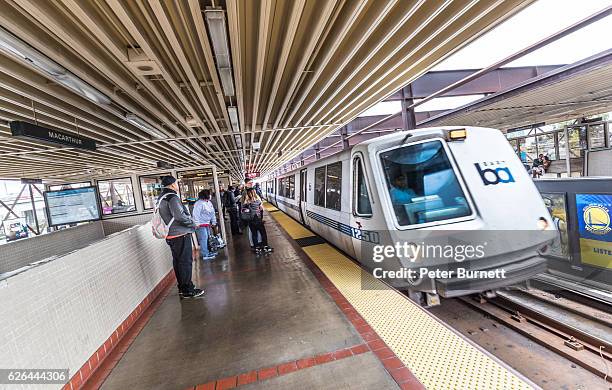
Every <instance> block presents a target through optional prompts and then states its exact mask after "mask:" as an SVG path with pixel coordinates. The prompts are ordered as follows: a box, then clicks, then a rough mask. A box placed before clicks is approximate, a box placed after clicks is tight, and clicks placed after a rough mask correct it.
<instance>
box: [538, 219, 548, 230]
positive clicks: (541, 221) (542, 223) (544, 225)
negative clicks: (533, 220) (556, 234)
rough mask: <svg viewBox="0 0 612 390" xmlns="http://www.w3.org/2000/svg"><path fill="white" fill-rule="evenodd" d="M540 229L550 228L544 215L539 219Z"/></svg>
mask: <svg viewBox="0 0 612 390" xmlns="http://www.w3.org/2000/svg"><path fill="white" fill-rule="evenodd" d="M537 226H538V230H546V229H548V221H547V220H546V218H544V217H540V219H538V224H537Z"/></svg>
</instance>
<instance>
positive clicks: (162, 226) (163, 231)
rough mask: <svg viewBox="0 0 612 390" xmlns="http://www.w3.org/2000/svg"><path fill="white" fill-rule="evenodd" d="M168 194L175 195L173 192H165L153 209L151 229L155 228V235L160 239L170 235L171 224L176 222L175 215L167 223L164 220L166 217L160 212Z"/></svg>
mask: <svg viewBox="0 0 612 390" xmlns="http://www.w3.org/2000/svg"><path fill="white" fill-rule="evenodd" d="M168 195H173V194H172V193H171V192H169V193H167V194H164V195H163V196H162V197H161V198H159V200H158V201H157V204H155V209H154V210H153V218H151V229H152V230H153V237H155V238H158V239H160V240H163V239H165V238H166V237H168V233H169V232H170V225H172V222H174V217H172V219H170V222H168V223H167V224H166V223H165V222H164V219H163V218H162V216H161V213H160V212H159V206H160V205H161V202H162V200H164V198H165V197H166V196H168Z"/></svg>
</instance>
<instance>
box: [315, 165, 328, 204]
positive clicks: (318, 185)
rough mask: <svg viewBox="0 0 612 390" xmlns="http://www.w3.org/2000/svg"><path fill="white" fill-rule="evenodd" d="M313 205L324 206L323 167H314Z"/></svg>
mask: <svg viewBox="0 0 612 390" xmlns="http://www.w3.org/2000/svg"><path fill="white" fill-rule="evenodd" d="M314 185H315V193H314V204H315V206H321V207H325V167H319V168H316V169H315V182H314Z"/></svg>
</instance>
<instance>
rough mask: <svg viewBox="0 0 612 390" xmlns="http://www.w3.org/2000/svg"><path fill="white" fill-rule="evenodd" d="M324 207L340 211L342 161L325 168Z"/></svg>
mask: <svg viewBox="0 0 612 390" xmlns="http://www.w3.org/2000/svg"><path fill="white" fill-rule="evenodd" d="M325 187H326V188H325V189H326V191H325V207H327V208H328V209H332V210H338V211H340V206H341V202H340V200H341V196H340V192H341V189H342V161H338V162H336V163H333V164H329V165H328V166H327V175H326V182H325Z"/></svg>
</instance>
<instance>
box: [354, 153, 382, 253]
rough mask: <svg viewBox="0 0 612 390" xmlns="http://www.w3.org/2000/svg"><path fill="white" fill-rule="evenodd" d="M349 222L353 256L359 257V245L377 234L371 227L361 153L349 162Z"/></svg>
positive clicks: (370, 205) (367, 190)
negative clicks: (350, 180)
mask: <svg viewBox="0 0 612 390" xmlns="http://www.w3.org/2000/svg"><path fill="white" fill-rule="evenodd" d="M351 176H352V183H351V186H352V188H351V211H352V212H351V223H350V225H351V226H352V227H353V229H354V231H353V234H352V236H353V249H354V251H355V252H354V253H355V257H356V258H357V259H360V258H361V245H362V244H363V242H364V241H366V242H373V241H372V239H373V238H375V237H370V236H373V235H375V234H377V233H376V232H375V231H370V229H372V225H371V221H372V203H371V197H370V191H369V186H368V180H367V176H366V171H365V166H364V164H363V158H362V156H361V154H356V155H354V156H353V160H352V164H351Z"/></svg>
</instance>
